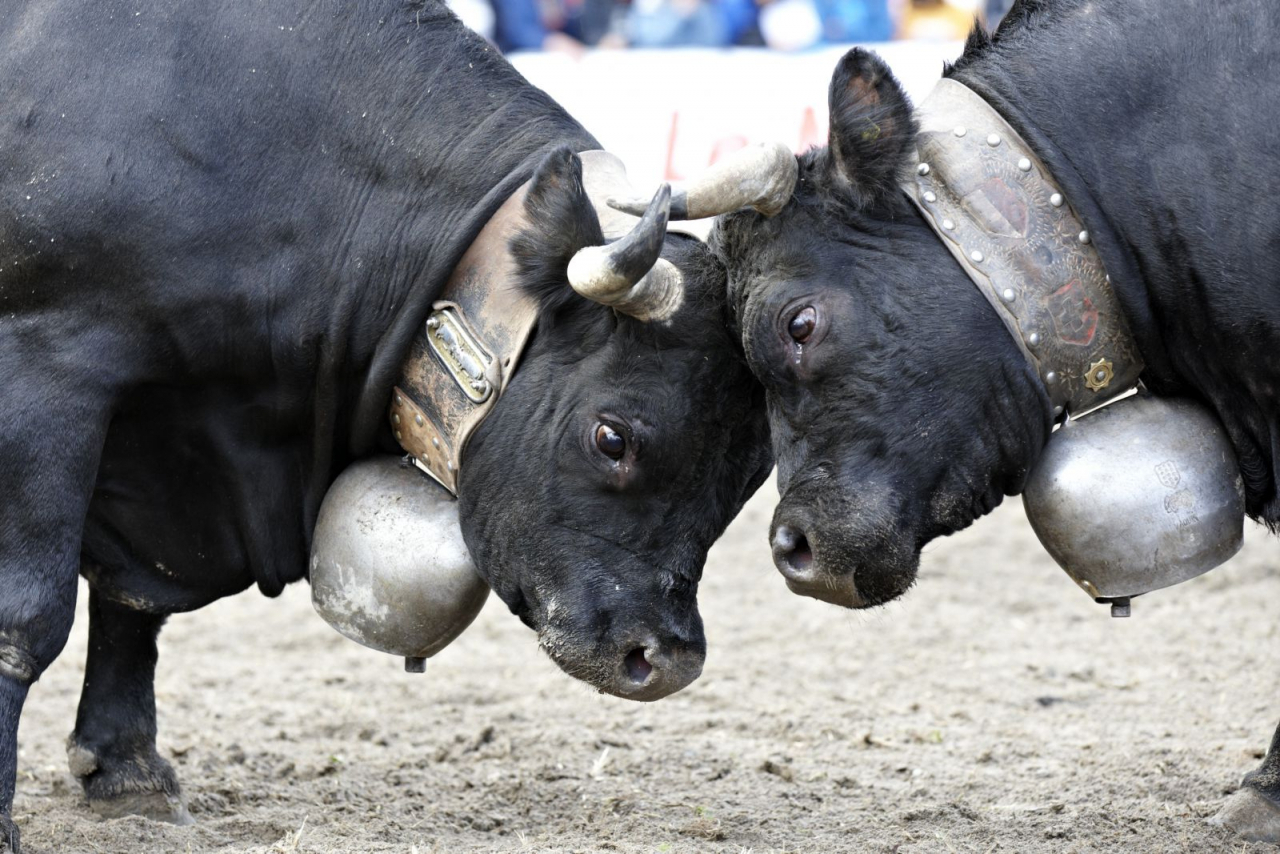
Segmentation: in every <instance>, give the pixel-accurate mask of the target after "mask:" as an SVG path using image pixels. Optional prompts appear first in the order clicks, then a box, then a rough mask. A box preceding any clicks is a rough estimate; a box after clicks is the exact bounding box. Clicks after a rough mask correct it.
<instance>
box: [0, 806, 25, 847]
mask: <svg viewBox="0 0 1280 854" xmlns="http://www.w3.org/2000/svg"><path fill="white" fill-rule="evenodd" d="M0 854H22V844H21V843H19V842H18V826H17V825H16V824H14V823H13V819H11V818H9V816H7V815H4V814H3V813H0Z"/></svg>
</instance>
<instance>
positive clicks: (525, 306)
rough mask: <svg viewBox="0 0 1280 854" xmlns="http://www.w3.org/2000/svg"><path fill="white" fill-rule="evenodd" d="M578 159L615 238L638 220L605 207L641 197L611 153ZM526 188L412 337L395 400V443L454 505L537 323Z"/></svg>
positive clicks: (495, 220)
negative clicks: (475, 440)
mask: <svg viewBox="0 0 1280 854" xmlns="http://www.w3.org/2000/svg"><path fill="white" fill-rule="evenodd" d="M579 157H581V158H582V181H583V186H584V187H585V189H586V191H587V195H588V197H589V198H590V199H591V203H592V206H593V207H594V208H595V210H596V215H597V216H598V217H599V219H600V226H601V229H602V230H603V232H604V235H605V237H606V238H607V239H610V240H614V239H617V238H618V237H621V236H622V235H623V234H626V233H627V232H628V231H630V229H631V228H632V227H633V226H634V224H635V222H636V221H637V218H636V217H633V216H631V215H629V214H625V213H621V212H619V211H615V210H614V209H613V208H610V207H609V206H608V204H607V199H608V198H609V197H611V196H614V197H626V196H629V195H631V194H634V190H633V188H632V187H631V185H630V183H629V182H628V181H627V177H626V169H625V167H624V166H623V165H622V161H620V160H619V159H618V158H617V157H614V156H613V155H612V154H609V153H608V152H605V151H585V152H582V153H581V154H580V155H579ZM529 185H530V184H529V182H526V183H525V184H523V185H522V186H521V187H520V188H519V189H517V190H516V191H515V192H514V193H512V195H511V196H510V197H509V198H508V199H507V200H506V201H505V202H503V204H502V206H501V207H499V208H498V210H497V211H496V212H495V213H494V215H493V216H492V217H491V218H490V219H489V221H488V223H486V224H485V226H484V228H483V229H482V230H481V231H480V234H479V235H477V236H476V239H475V240H474V241H473V242H472V244H471V246H470V247H468V249H467V251H466V252H465V253H464V254H463V256H462V259H461V260H460V261H459V262H458V265H457V267H455V268H454V270H453V274H452V275H451V276H450V277H449V281H448V282H447V283H446V284H445V287H444V290H443V291H442V292H441V294H440V298H439V299H438V300H436V302H435V303H433V304H432V306H431V313H430V314H429V315H428V316H427V319H426V322H425V323H424V324H423V326H422V328H421V329H420V331H419V333H418V335H417V336H415V338H414V340H413V343H412V345H411V346H410V349H409V356H408V358H407V359H405V362H404V365H403V367H402V368H401V371H400V377H399V380H398V382H397V383H396V386H395V389H394V390H393V392H392V396H391V404H390V407H389V409H388V416H389V418H390V420H391V429H392V431H393V432H394V433H395V437H396V441H397V442H399V443H400V446H401V447H402V448H404V449H405V450H406V451H408V452H409V454H410V455H412V457H413V462H414V464H415V465H416V466H417V467H418V468H420V469H422V470H423V471H424V472H426V473H427V474H429V475H431V477H433V478H435V480H437V481H438V482H439V483H440V485H441V486H443V487H444V488H445V489H447V490H449V492H450V493H452V494H453V495H455V496H456V495H457V494H458V475H459V470H460V469H461V466H462V456H463V454H464V453H465V452H466V448H467V442H468V441H469V440H470V439H471V436H472V435H473V434H474V433H475V431H476V429H477V428H478V427H479V426H480V425H481V424H482V423H483V422H484V419H485V418H487V417H488V416H489V414H490V413H492V412H493V408H494V406H496V405H497V403H498V400H499V399H500V398H501V397H502V394H503V393H504V392H505V391H506V390H507V386H508V385H509V383H510V382H511V378H512V377H513V376H514V375H515V372H516V369H517V368H518V367H519V364H520V357H521V355H522V354H523V352H524V348H525V346H526V345H527V344H528V342H529V339H530V338H531V337H532V335H533V330H534V326H535V325H536V324H537V320H538V303H537V301H536V300H535V299H533V298H531V297H530V296H529V295H528V294H527V293H526V292H525V290H524V289H523V288H522V287H521V286H520V282H519V278H518V275H517V271H516V263H515V259H514V258H513V257H512V256H511V250H510V242H511V238H512V237H514V236H515V235H516V234H517V233H518V232H519V231H520V230H521V229H523V228H525V227H526V226H528V225H529V221H528V218H527V216H526V214H525V208H524V200H525V194H526V193H527V192H528V190H529ZM565 287H566V288H567V287H569V284H568V283H567V282H566V283H565Z"/></svg>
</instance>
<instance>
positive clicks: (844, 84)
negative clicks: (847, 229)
mask: <svg viewBox="0 0 1280 854" xmlns="http://www.w3.org/2000/svg"><path fill="white" fill-rule="evenodd" d="M827 105H828V107H829V109H830V110H831V130H830V133H829V136H828V162H827V167H828V169H830V170H832V171H834V172H837V173H838V175H839V177H842V178H843V179H844V180H845V181H847V182H848V183H849V184H851V185H852V187H853V189H854V191H855V192H856V193H857V194H858V196H859V197H860V201H862V202H864V203H870V202H872V201H874V200H875V199H878V198H883V197H884V196H885V195H887V194H888V193H891V192H896V191H897V183H898V174H899V172H900V171H901V170H902V169H903V168H904V167H905V165H906V163H907V158H908V156H909V153H910V151H911V146H912V145H914V142H915V135H916V126H915V122H914V121H913V120H912V118H911V102H910V101H908V100H907V94H906V93H905V92H903V91H902V87H901V86H900V85H899V84H898V81H897V80H896V79H894V76H893V73H892V72H890V71H889V66H887V65H885V63H884V60H882V59H881V58H880V57H878V56H876V55H875V54H874V53H872V52H871V51H867V50H863V49H862V48H857V47H855V48H854V49H853V50H851V51H849V52H848V53H846V54H845V55H844V56H843V57H841V59H840V64H839V65H837V66H836V70H835V73H834V74H832V75H831V89H830V91H829V92H828V94H827Z"/></svg>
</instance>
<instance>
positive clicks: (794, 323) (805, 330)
mask: <svg viewBox="0 0 1280 854" xmlns="http://www.w3.org/2000/svg"><path fill="white" fill-rule="evenodd" d="M817 325H818V310H817V309H815V308H814V307H813V306H811V305H806V306H805V307H804V308H802V309H800V310H799V311H797V312H796V313H795V315H793V316H792V318H791V322H790V323H788V324H787V332H788V333H789V334H790V335H791V340H793V341H795V342H796V343H797V344H803V343H804V342H806V341H808V340H809V336H810V335H812V334H813V329H814V327H816V326H817Z"/></svg>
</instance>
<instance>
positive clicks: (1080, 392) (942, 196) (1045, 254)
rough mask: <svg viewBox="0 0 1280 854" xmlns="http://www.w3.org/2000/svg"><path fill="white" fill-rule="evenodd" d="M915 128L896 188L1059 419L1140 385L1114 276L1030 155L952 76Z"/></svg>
mask: <svg viewBox="0 0 1280 854" xmlns="http://www.w3.org/2000/svg"><path fill="white" fill-rule="evenodd" d="M916 120H917V121H918V122H919V126H920V130H919V134H918V135H917V137H916V162H915V164H914V165H913V172H912V177H911V179H909V180H907V181H906V182H904V184H903V189H904V190H905V191H906V194H907V196H908V197H909V198H910V199H911V200H912V202H914V203H915V205H916V207H918V208H919V209H920V211H921V213H922V214H924V218H925V221H926V222H928V223H929V225H930V226H931V227H932V228H933V230H934V232H935V233H937V235H938V237H939V238H940V239H941V240H942V243H943V245H945V246H946V247H947V249H948V250H949V251H950V252H951V254H952V255H953V256H955V258H956V260H957V261H958V262H959V263H960V266H961V267H963V268H964V271H965V272H966V273H967V274H968V275H969V278H970V279H971V280H972V281H973V283H974V284H975V285H976V286H977V287H978V290H979V291H981V292H982V294H983V296H985V297H986V298H987V300H988V302H990V303H991V305H992V306H993V307H994V308H995V310H996V313H997V314H998V315H999V316H1000V319H1001V320H1002V321H1003V322H1004V324H1005V327H1006V328H1008V330H1009V332H1010V333H1011V334H1012V335H1013V337H1014V340H1015V341H1016V342H1017V343H1018V346H1019V348H1020V349H1021V350H1022V352H1023V354H1024V355H1025V356H1026V357H1027V359H1028V360H1030V362H1031V364H1032V365H1033V366H1034V368H1035V369H1036V373H1037V375H1038V376H1039V377H1040V380H1041V382H1042V383H1043V384H1044V388H1045V391H1046V392H1047V393H1048V395H1049V398H1050V400H1051V401H1052V404H1053V414H1054V417H1055V419H1056V418H1059V417H1061V416H1063V415H1064V414H1066V413H1069V414H1071V415H1072V416H1078V415H1082V414H1084V413H1085V412H1087V411H1089V410H1091V409H1095V408H1097V407H1099V406H1102V405H1103V404H1105V403H1107V402H1109V401H1111V400H1114V399H1115V398H1117V397H1119V396H1120V395H1122V394H1124V393H1126V392H1127V391H1129V390H1130V389H1132V388H1133V387H1134V386H1136V385H1137V382H1138V377H1139V375H1140V374H1141V373H1142V370H1143V367H1144V364H1143V360H1142V356H1141V354H1140V353H1139V352H1138V347H1137V344H1136V342H1135V341H1134V338H1133V335H1132V334H1131V333H1130V332H1129V327H1128V324H1127V322H1126V321H1125V317H1124V314H1123V312H1122V310H1121V308H1120V303H1119V300H1118V299H1117V298H1116V295H1115V292H1114V291H1113V290H1112V287H1111V278H1110V276H1108V275H1107V272H1106V269H1105V268H1104V267H1103V264H1102V259H1101V257H1100V256H1099V255H1098V252H1097V250H1096V249H1095V248H1094V246H1093V241H1092V238H1091V237H1090V235H1089V233H1088V231H1087V229H1086V228H1085V226H1084V224H1083V223H1082V222H1081V220H1080V218H1079V216H1078V215H1077V214H1076V213H1075V212H1074V210H1073V209H1072V206H1071V204H1070V201H1069V200H1068V199H1065V198H1064V197H1063V194H1062V192H1061V189H1060V188H1059V187H1058V186H1057V185H1056V183H1055V181H1054V179H1053V176H1052V175H1051V174H1050V173H1049V170H1048V169H1047V168H1046V167H1045V165H1044V163H1043V162H1041V161H1040V159H1039V158H1038V157H1037V156H1036V154H1035V152H1033V151H1032V150H1031V149H1030V147H1029V146H1027V144H1026V142H1025V141H1024V140H1023V139H1022V137H1021V136H1019V135H1018V133H1017V132H1016V131H1014V129H1013V128H1012V127H1010V126H1009V124H1008V123H1007V122H1005V120H1004V119H1003V118H1002V117H1001V116H1000V115H999V114H998V113H997V112H996V111H995V110H994V109H992V108H991V106H990V105H988V104H987V103H986V101H984V100H983V99H982V98H981V97H979V96H978V95H977V94H976V93H974V92H973V91H972V90H971V89H969V88H968V87H966V86H965V85H964V84H962V83H959V82H957V81H955V80H951V79H943V80H940V81H938V85H937V86H936V87H935V88H934V90H933V92H932V93H930V95H929V96H928V97H927V98H926V99H925V100H924V101H923V102H922V103H921V104H920V105H919V107H918V108H917V110H916Z"/></svg>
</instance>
